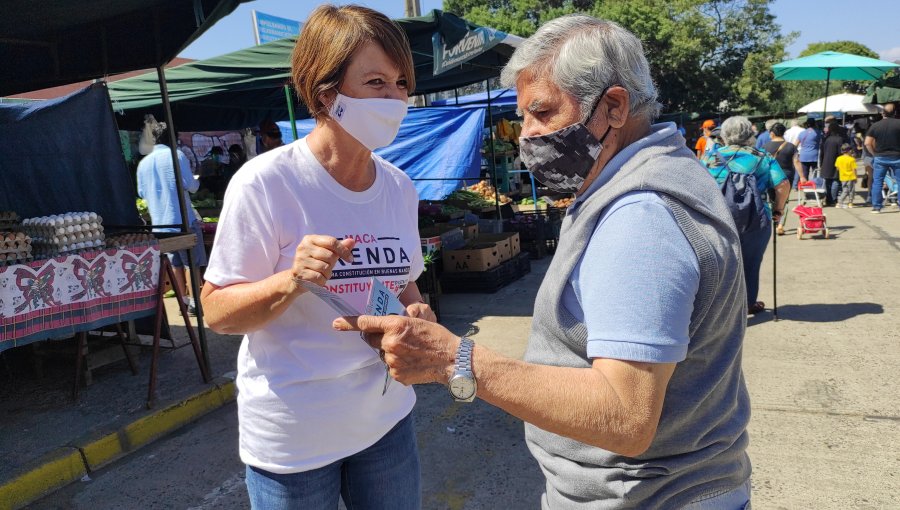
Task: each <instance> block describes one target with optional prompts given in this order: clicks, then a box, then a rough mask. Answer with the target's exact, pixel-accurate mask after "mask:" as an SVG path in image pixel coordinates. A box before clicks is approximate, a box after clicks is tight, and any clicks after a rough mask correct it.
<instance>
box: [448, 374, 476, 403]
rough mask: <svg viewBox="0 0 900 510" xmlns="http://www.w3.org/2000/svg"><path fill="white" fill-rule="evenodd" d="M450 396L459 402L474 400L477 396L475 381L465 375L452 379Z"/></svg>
mask: <svg viewBox="0 0 900 510" xmlns="http://www.w3.org/2000/svg"><path fill="white" fill-rule="evenodd" d="M450 394H451V395H453V397H454V398H457V399H459V400H466V399H469V398H472V396H473V395H474V394H475V381H474V380H472V379H471V378H469V377H466V376H464V375H456V376H453V378H452V379H450Z"/></svg>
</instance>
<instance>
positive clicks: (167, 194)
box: [137, 115, 206, 314]
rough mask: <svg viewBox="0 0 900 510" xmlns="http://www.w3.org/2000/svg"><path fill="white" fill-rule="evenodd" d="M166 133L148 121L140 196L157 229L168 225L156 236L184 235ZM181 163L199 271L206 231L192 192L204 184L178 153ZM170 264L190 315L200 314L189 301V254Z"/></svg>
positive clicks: (160, 124)
mask: <svg viewBox="0 0 900 510" xmlns="http://www.w3.org/2000/svg"><path fill="white" fill-rule="evenodd" d="M165 132H166V124H165V123H164V122H157V121H156V119H155V118H154V117H153V116H152V115H147V116H146V117H144V131H143V133H142V135H141V142H140V143H139V144H138V146H139V147H140V152H141V153H142V154H146V156H144V159H142V160H141V162H140V163H138V168H137V191H138V196H140V197H141V198H143V199H144V200H146V201H147V209H148V210H149V212H150V220H151V222H152V223H153V225H166V226H164V227H156V228H154V229H153V230H154V232H180V231H181V228H180V227H178V226H177V225H181V224H182V221H181V208H180V206H179V204H178V188H177V187H176V185H175V166H174V164H173V162H172V149H170V148H169V146H167V145H165V144H162V143H160V140H161V138H162V136H163V134H164V133H165ZM177 154H178V162H179V165H180V167H181V185H182V187H183V188H184V201H185V204H186V205H187V214H188V225H190V226H191V232H192V233H194V234H195V235H196V236H197V242H196V244H195V245H194V247H193V248H192V249H191V250H192V251H191V253H192V254H193V258H194V262H195V263H196V265H197V266H198V267H201V266H206V250H205V249H204V248H203V231H202V230H201V229H200V218H198V217H197V215H196V213H195V212H194V209H193V208H192V207H191V197H190V196H189V195H188V192H194V191H197V190H198V189H199V188H200V182H199V181H198V180H196V179H194V175H193V174H192V173H191V170H190V169H191V164H190V162H189V161H188V158H187V156H185V155H184V153H183V152H181V151H180V150H178V152H177ZM168 255H169V260H170V261H171V262H172V267H173V269H174V273H175V281H174V282H172V284H173V285H175V286H176V288H177V289H178V290H180V291H181V295H182V296H184V302H185V304H187V305H188V311H189V312H191V313H192V314H195V313H196V309H195V305H194V298H193V297H188V288H187V277H186V274H185V267H186V266H188V258H187V252H186V251H178V252H175V253H169V254H168Z"/></svg>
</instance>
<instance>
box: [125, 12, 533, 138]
mask: <svg viewBox="0 0 900 510" xmlns="http://www.w3.org/2000/svg"><path fill="white" fill-rule="evenodd" d="M396 21H397V23H399V24H400V26H401V27H402V28H403V29H404V30H405V31H406V34H407V38H408V39H409V41H410V46H411V48H412V53H413V63H414V66H415V72H416V91H415V92H416V94H426V93H431V92H439V91H443V90H451V89H454V88H458V87H462V86H464V85H468V84H471V83H476V82H479V81H483V80H486V79H488V78H492V77H496V76H498V75H499V74H500V70H501V69H502V67H503V66H504V65H505V64H506V62H507V61H508V60H509V57H510V56H511V55H512V53H513V51H515V47H516V46H517V45H518V43H519V41H521V39H520V38H518V37H516V36H510V35H507V34H504V33H502V32H498V31H496V30H492V29H489V28H485V27H479V26H478V25H475V24H473V23H469V22H468V21H466V20H463V19H462V18H459V17H457V16H455V15H453V14H449V13H445V12H441V11H438V10H434V11H431V12H430V13H428V14H427V15H425V16H420V17H415V18H402V19H398V20H396ZM294 43H295V39H293V38H288V39H282V40H278V41H273V42H271V43H268V44H263V45H260V46H254V47H251V48H246V49H243V50H240V51H236V52H233V53H229V54H226V55H222V56H219V57H214V58H210V59H207V60H202V61H197V62H191V63H189V64H184V65H181V66H178V67H174V68H170V69H167V70H166V81H167V82H168V91H169V96H170V101H171V104H172V111H173V114H174V117H175V119H177V121H178V129H179V130H182V131H214V130H233V129H240V128H245V127H249V126H255V125H257V124H259V122H260V121H262V120H265V119H266V118H271V119H275V120H283V119H287V118H289V111H288V106H289V105H290V106H293V107H295V109H296V110H297V112H298V113H299V117H300V118H305V117H307V116H308V114H307V112H306V111H305V109H304V108H301V107H300V105H299V103H297V99H296V96H295V95H293V94H291V95H290V100H291V103H288V102H287V101H285V94H284V90H283V87H284V85H285V84H286V83H287V82H288V81H289V78H290V55H291V51H292V49H293V47H294ZM436 50H437V51H436ZM109 89H110V95H111V97H112V100H113V109H114V110H116V112H117V113H118V114H119V117H118V119H119V125H120V126H121V127H122V128H123V129H131V130H136V129H139V128H140V126H141V123H142V120H143V115H144V114H145V113H155V114H157V113H160V112H161V111H162V104H161V101H160V98H159V96H158V91H159V81H158V77H157V76H156V74H155V73H148V74H144V75H141V76H135V77H132V78H127V79H124V80H119V81H116V82H112V83H110V84H109Z"/></svg>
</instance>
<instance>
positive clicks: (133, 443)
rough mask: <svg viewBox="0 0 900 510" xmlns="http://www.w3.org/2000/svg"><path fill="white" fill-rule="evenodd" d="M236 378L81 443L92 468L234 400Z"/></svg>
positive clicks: (81, 447)
mask: <svg viewBox="0 0 900 510" xmlns="http://www.w3.org/2000/svg"><path fill="white" fill-rule="evenodd" d="M234 395H235V389H234V382H231V381H229V382H227V383H225V384H222V385H220V386H215V387H213V388H210V389H208V390H206V391H204V392H202V393H200V394H198V395H195V396H193V397H190V398H188V399H187V400H185V401H183V402H179V403H177V404H173V405H171V406H169V407H166V408H164V409H161V410H159V411H158V412H155V413H153V414H151V415H149V416H145V417H143V418H140V419H138V420H136V421H134V422H133V423H131V424H129V425H127V426H125V427H124V428H122V429H120V430H118V431H116V432H113V433H111V434H107V435H105V436H103V437H101V438H99V439H96V440H93V441H90V442H88V443H86V444H83V445H75V446H77V447H78V448H79V449H80V450H81V451H82V453H83V454H84V458H85V461H86V462H87V468H88V470H89V471H94V470H96V469H99V468H101V467H103V466H105V465H107V464H109V463H110V462H113V461H115V460H116V459H118V458H120V457H122V456H123V455H125V454H126V453H129V452H131V451H134V450H136V449H138V448H140V447H142V446H144V445H146V444H147V443H150V442H151V441H153V440H155V439H157V438H159V437H160V436H164V435H166V434H168V433H169V432H172V431H173V430H175V429H177V428H179V427H182V426H184V425H186V424H188V423H190V422H192V421H194V420H196V419H197V418H199V417H201V416H203V415H204V414H206V413H208V412H210V411H213V410H215V409H218V408H219V407H222V406H223V405H225V404H227V403H228V402H231V401H232V400H234Z"/></svg>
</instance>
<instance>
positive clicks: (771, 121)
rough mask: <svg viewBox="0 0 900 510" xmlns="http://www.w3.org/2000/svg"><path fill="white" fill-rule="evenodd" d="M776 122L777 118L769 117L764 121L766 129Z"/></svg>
mask: <svg viewBox="0 0 900 510" xmlns="http://www.w3.org/2000/svg"><path fill="white" fill-rule="evenodd" d="M775 124H778V119H769V120H767V121H766V129H772V126H774V125H775Z"/></svg>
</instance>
